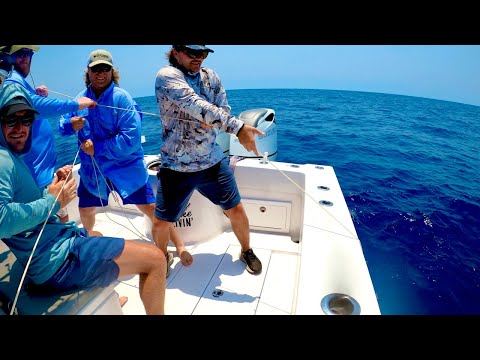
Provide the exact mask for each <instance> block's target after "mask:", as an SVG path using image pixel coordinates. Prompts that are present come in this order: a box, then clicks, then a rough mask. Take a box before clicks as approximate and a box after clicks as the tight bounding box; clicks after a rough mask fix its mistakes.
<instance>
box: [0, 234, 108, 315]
mask: <svg viewBox="0 0 480 360" xmlns="http://www.w3.org/2000/svg"><path fill="white" fill-rule="evenodd" d="M23 271H24V268H23V266H21V265H20V264H19V263H18V261H17V259H16V257H15V255H14V254H13V253H12V252H11V251H10V249H9V248H8V247H7V246H6V245H5V243H4V242H3V241H1V239H0V301H1V302H2V306H1V309H0V315H4V314H7V315H8V314H10V310H9V308H8V307H6V306H5V305H6V304H5V302H7V301H8V302H9V303H10V305H11V304H13V300H14V299H15V295H16V293H17V288H18V285H19V283H20V279H21V278H22V275H23ZM24 284H25V283H24ZM114 285H115V284H112V285H111V286H109V287H107V288H93V289H86V290H80V291H68V292H62V293H56V294H51V293H50V294H40V293H35V294H32V293H29V292H27V291H25V285H24V286H23V289H22V290H21V292H20V296H19V297H18V300H17V304H16V313H17V314H18V315H75V314H79V313H85V308H87V307H90V306H91V305H92V301H93V302H98V301H99V300H100V301H101V303H105V299H107V298H109V297H110V295H111V294H112V293H114V289H113V287H114ZM115 295H116V293H115ZM95 298H97V299H95ZM2 299H3V301H2ZM115 300H116V299H115ZM86 314H88V312H87V313H86Z"/></svg>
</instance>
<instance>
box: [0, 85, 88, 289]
mask: <svg viewBox="0 0 480 360" xmlns="http://www.w3.org/2000/svg"><path fill="white" fill-rule="evenodd" d="M19 95H21V96H23V97H25V98H26V99H27V101H28V102H29V103H30V104H31V105H32V107H33V104H32V100H31V98H30V96H29V95H28V93H27V92H26V91H25V89H23V88H22V87H20V86H18V85H17V84H9V85H5V86H4V88H3V91H2V93H1V95H0V108H1V107H2V106H3V105H4V104H5V103H7V102H8V101H9V100H10V99H12V98H13V97H15V96H19ZM34 141H35V140H34ZM31 143H32V134H31V133H30V135H29V137H28V140H27V142H26V145H25V148H24V149H23V151H22V152H21V153H16V152H13V151H11V150H10V148H9V146H8V144H7V142H6V140H5V137H4V135H3V131H1V130H0V238H1V239H2V240H3V241H4V242H5V244H6V245H7V246H8V247H9V248H10V250H11V251H12V252H13V253H14V254H15V256H16V257H17V260H18V262H19V263H20V264H21V265H23V266H24V267H25V266H26V264H27V262H28V259H29V257H30V255H31V253H32V250H33V246H34V245H35V242H36V240H37V239H38V236H39V234H40V231H41V229H42V227H43V224H44V222H45V220H46V219H47V218H48V221H47V223H46V225H45V228H44V230H43V233H42V236H41V237H40V240H39V242H38V245H37V248H36V249H35V252H34V254H33V257H32V260H31V263H30V265H29V267H28V272H27V277H28V278H29V279H31V280H32V281H33V282H34V283H36V284H42V283H44V282H45V281H46V280H48V279H50V278H51V277H52V275H53V274H54V273H55V272H56V271H57V270H58V268H59V267H60V265H62V263H63V262H64V261H65V259H66V257H67V256H68V254H69V253H70V250H71V248H72V244H73V240H74V238H75V236H76V235H77V234H78V232H79V231H80V230H79V229H78V228H77V227H76V225H75V223H74V222H69V223H61V222H60V221H59V219H58V217H57V216H55V213H56V212H57V211H58V210H59V209H60V205H59V203H58V202H56V201H55V196H53V195H52V194H50V193H48V191H47V190H45V189H40V188H39V187H38V185H37V184H36V183H35V180H34V178H33V176H32V174H31V173H30V170H29V168H28V167H27V165H26V164H25V162H24V161H23V159H22V156H23V155H24V154H25V153H27V152H28V151H29V150H30V147H31ZM52 207H53V209H52ZM50 211H51V212H50ZM49 213H50V214H52V215H51V216H50V217H48V215H49Z"/></svg>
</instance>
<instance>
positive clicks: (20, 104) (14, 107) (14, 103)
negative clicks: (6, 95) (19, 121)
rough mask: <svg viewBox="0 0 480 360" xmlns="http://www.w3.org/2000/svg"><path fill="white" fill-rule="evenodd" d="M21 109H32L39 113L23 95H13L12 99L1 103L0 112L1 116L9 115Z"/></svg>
mask: <svg viewBox="0 0 480 360" xmlns="http://www.w3.org/2000/svg"><path fill="white" fill-rule="evenodd" d="M22 110H28V111H32V112H34V113H35V114H38V113H39V112H38V111H36V110H35V109H34V108H33V107H32V106H31V105H30V104H29V103H28V101H27V99H25V98H24V97H23V96H15V97H14V98H13V99H11V100H10V101H8V102H7V103H6V104H5V105H3V107H2V109H1V111H0V113H1V115H3V116H9V115H12V114H14V113H16V112H17V111H22Z"/></svg>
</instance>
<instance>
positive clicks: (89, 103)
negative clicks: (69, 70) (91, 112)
mask: <svg viewBox="0 0 480 360" xmlns="http://www.w3.org/2000/svg"><path fill="white" fill-rule="evenodd" d="M77 102H78V110H83V109H86V108H87V107H88V108H90V109H93V108H94V107H95V106H97V105H98V104H97V102H96V101H95V100H92V99H90V98H88V97H86V96H82V97H81V98H78V99H77Z"/></svg>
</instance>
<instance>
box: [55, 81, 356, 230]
mask: <svg viewBox="0 0 480 360" xmlns="http://www.w3.org/2000/svg"><path fill="white" fill-rule="evenodd" d="M49 91H50V92H53V93H55V94H58V95H62V96H66V97H69V98H73V96H70V95H66V94H62V93H60V92H56V91H52V90H49ZM97 106H103V107H108V108H113V109H118V110H125V111H134V112H138V113H142V114H147V115H152V116H156V117H161V116H160V115H159V114H154V113H149V112H145V111H138V110H132V109H124V108H119V107H115V106H109V105H101V104H98V105H97ZM164 117H166V118H172V117H170V116H164ZM172 119H176V120H181V121H190V122H195V123H198V122H199V121H198V120H190V119H181V118H172ZM200 123H203V122H201V121H200ZM203 124H206V123H203ZM206 125H207V126H209V127H210V126H211V125H210V124H206ZM265 161H266V162H267V163H269V164H271V165H272V166H273V167H274V168H275V169H276V170H277V171H279V172H280V173H281V174H282V175H283V176H285V177H286V178H287V179H288V180H289V181H290V182H292V183H293V184H294V185H295V186H296V187H298V188H299V189H300V190H301V191H302V192H303V193H304V194H305V195H306V196H308V197H309V198H310V199H311V200H312V201H314V202H315V204H316V205H317V206H319V207H320V208H321V209H322V210H323V211H325V212H326V213H327V214H328V215H329V216H330V217H331V218H333V219H334V220H335V221H336V222H337V223H339V224H340V225H341V226H342V227H343V228H344V229H345V230H347V232H348V233H349V234H350V235H351V236H348V235H343V234H339V235H342V236H347V237H349V238H353V239H355V240H359V238H358V237H357V236H355V235H354V234H353V233H352V232H351V231H350V230H349V229H348V228H347V227H346V226H345V225H343V224H342V223H341V222H340V221H339V220H338V219H337V218H335V216H333V215H332V214H331V213H330V212H329V211H328V210H327V209H325V208H324V207H323V206H321V205H320V204H319V203H318V202H317V200H316V199H314V198H313V196H312V195H310V194H309V193H308V192H306V191H305V190H304V189H303V188H302V187H301V186H299V185H298V184H297V183H296V182H295V181H293V180H292V179H291V178H290V177H289V176H288V175H287V174H285V173H284V172H283V171H282V170H280V169H279V168H278V167H276V166H275V165H274V164H273V163H272V162H271V161H269V160H268V159H266V158H265ZM102 176H103V174H102ZM107 186H108V184H107ZM119 205H120V204H119ZM120 207H121V206H120ZM122 210H123V209H122ZM112 221H113V220H112ZM120 225H121V224H120ZM122 226H123V225H122ZM137 231H138V230H137Z"/></svg>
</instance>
